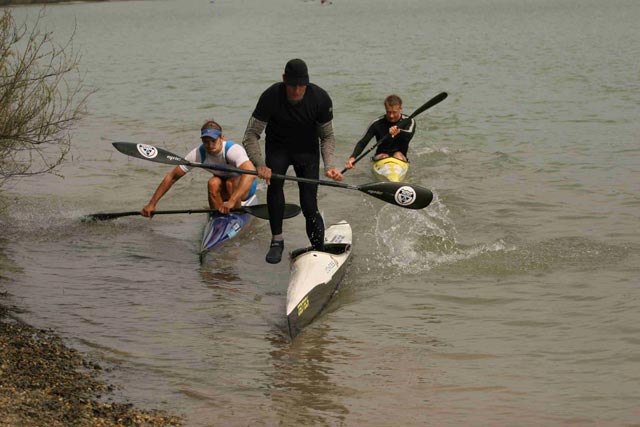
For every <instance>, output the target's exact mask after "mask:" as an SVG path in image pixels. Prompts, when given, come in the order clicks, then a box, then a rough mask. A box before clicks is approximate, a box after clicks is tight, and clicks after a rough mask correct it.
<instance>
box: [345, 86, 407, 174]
mask: <svg viewBox="0 0 640 427" xmlns="http://www.w3.org/2000/svg"><path fill="white" fill-rule="evenodd" d="M384 109H385V111H386V113H385V115H384V116H380V117H378V118H377V119H376V120H375V121H374V122H373V123H371V124H370V125H369V127H368V128H367V131H366V132H365V134H364V135H363V137H362V138H361V139H360V141H358V142H357V143H356V146H355V147H354V149H353V153H351V157H349V160H347V163H346V164H345V168H346V169H354V168H355V165H354V162H355V160H356V158H357V157H358V156H359V155H360V153H362V151H363V150H364V149H365V147H366V146H367V144H368V143H369V141H371V138H373V137H374V136H375V137H376V141H380V140H381V139H382V138H383V137H384V136H386V135H387V134H389V135H391V138H388V140H387V141H385V142H383V143H381V144H380V145H379V146H378V148H377V149H376V155H375V157H374V160H380V159H384V158H387V157H395V158H396V159H399V160H402V161H404V162H406V161H408V160H407V151H408V150H409V142H410V141H411V139H412V138H413V135H414V134H415V132H416V122H415V120H413V119H411V120H410V121H409V123H408V124H407V125H406V126H403V127H402V128H399V127H398V126H397V124H398V122H399V121H400V120H403V119H406V118H408V116H406V115H405V114H402V99H401V98H400V97H399V96H398V95H389V96H387V97H386V98H385V100H384Z"/></svg>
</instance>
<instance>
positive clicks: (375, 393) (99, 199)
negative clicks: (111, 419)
mask: <svg viewBox="0 0 640 427" xmlns="http://www.w3.org/2000/svg"><path fill="white" fill-rule="evenodd" d="M37 11H38V8H34V7H23V8H15V9H14V13H15V15H16V16H17V17H24V16H27V15H28V16H30V17H33V16H35V14H36V13H37ZM639 21H640V3H639V2H637V1H631V0H629V1H624V0H620V1H618V0H614V1H610V2H600V1H591V0H584V1H579V0H554V1H551V0H537V1H525V0H447V1H444V0H396V1H393V2H388V1H382V0H333V4H332V5H329V6H320V4H319V2H318V1H316V2H312V1H299V0H270V1H268V2H267V1H261V0H245V1H231V0H216V1H215V2H214V3H212V2H209V1H207V0H180V1H127V2H109V3H99V4H83V3H77V4H68V5H58V6H53V7H49V8H48V14H47V17H46V18H45V23H46V25H47V26H48V28H50V29H51V30H53V31H54V33H55V34H56V36H58V37H60V38H64V37H65V36H67V35H68V34H70V32H71V30H72V29H73V27H74V24H75V26H76V36H75V42H74V46H75V47H76V48H77V49H78V50H79V51H80V52H81V53H82V61H81V63H82V66H83V70H84V71H85V79H86V83H87V85H88V86H89V87H92V88H95V89H97V90H98V91H97V93H96V94H95V95H94V96H93V97H92V98H91V101H90V104H89V114H88V116H87V117H86V118H85V119H84V120H83V121H82V122H81V123H80V124H79V126H78V127H77V129H76V130H75V133H74V138H75V141H74V143H75V149H74V156H73V161H72V162H71V163H69V164H68V165H66V167H65V168H64V169H63V171H62V173H63V174H64V176H65V178H64V179H61V178H56V177H42V178H38V179H30V180H23V181H20V182H18V183H14V184H13V185H12V186H10V187H9V188H6V189H5V191H4V193H3V196H2V197H3V202H4V203H6V204H8V208H7V210H6V211H5V213H4V214H3V215H4V216H3V217H2V220H1V222H0V226H1V227H2V235H3V239H4V240H3V243H2V250H3V256H0V263H1V266H2V270H1V274H0V276H1V278H0V284H1V286H2V289H5V290H6V291H8V292H9V293H10V295H11V298H12V300H13V302H14V303H15V304H17V305H19V306H21V307H23V308H25V309H26V310H27V312H26V313H24V314H23V317H24V318H25V319H26V320H28V321H30V322H31V323H33V324H36V325H38V326H42V327H52V328H54V329H55V330H57V331H59V332H60V333H61V334H62V335H63V336H64V337H65V338H66V339H67V340H68V342H69V343H71V344H72V345H74V346H76V347H77V348H79V349H81V350H83V351H87V352H90V353H93V354H95V355H97V356H98V357H101V358H103V359H104V360H105V363H106V364H109V365H110V364H114V365H116V369H114V371H113V372H111V373H110V374H109V375H110V378H111V379H112V380H113V381H115V382H116V383H117V384H119V385H120V386H121V390H120V393H121V394H122V395H123V396H124V397H126V398H128V399H131V400H132V401H133V402H135V403H139V404H142V405H147V406H151V407H161V408H163V409H168V410H170V411H175V412H178V413H182V414H185V415H186V416H187V419H188V424H187V425H189V426H197V427H201V426H212V425H224V426H246V425H258V426H259V425H263V426H273V425H281V426H289V425H314V426H316V425H318V426H323V425H324V426H338V425H344V426H418V425H421V426H422V425H434V426H435V425H437V426H445V425H452V426H457V425H465V426H467V425H491V426H514V425H521V426H530V425H536V426H558V425H581V426H588V425H593V426H622V425H638V420H639V419H640V411H639V410H638V409H637V408H638V405H637V402H638V400H639V399H640V388H639V387H638V384H639V381H640V358H639V357H638V354H639V353H640V338H638V337H639V336H640V335H639V333H640V327H639V326H638V324H639V323H640V314H639V313H640V289H639V281H638V278H639V277H640V274H639V273H640V267H638V266H639V265H640V236H639V230H640V227H639V224H640V222H639V219H640V218H639V217H640V196H639V195H638V194H639V191H638V190H640V124H639V122H638V116H639V113H640V108H639V105H640V69H639V68H638V58H639V57H640V43H639V40H638V38H639V37H638V34H639V33H638V30H637V28H638V26H637V22H639ZM292 57H301V58H304V59H305V60H306V61H307V63H308V64H309V67H310V73H311V79H312V81H314V82H316V83H318V84H320V85H321V86H323V87H324V88H326V89H327V90H328V91H329V92H330V94H331V95H332V97H333V100H334V111H335V121H334V124H335V128H336V132H337V137H338V148H337V152H338V158H339V159H340V161H341V162H342V161H344V160H346V158H347V157H348V155H349V153H350V152H351V149H352V148H353V144H354V143H355V141H357V139H358V138H359V136H360V135H361V134H362V132H363V131H364V129H365V128H366V126H367V125H368V123H369V122H370V121H371V120H372V119H373V118H375V117H376V116H377V115H379V114H381V113H382V112H383V107H382V100H383V99H384V97H385V96H386V95H388V94H389V93H392V92H395V93H398V94H400V95H401V96H402V97H403V99H404V101H405V112H406V113H411V112H412V111H413V110H414V109H416V108H417V107H419V106H420V105H422V104H423V103H424V102H425V101H426V100H428V99H429V98H431V97H432V96H434V95H436V94H437V93H439V92H441V91H447V92H448V93H449V98H448V99H447V100H445V101H444V102H443V103H441V104H440V105H438V106H436V107H434V108H433V109H431V110H429V111H427V112H425V113H423V114H422V115H420V116H419V117H418V126H419V130H418V133H417V135H416V138H415V139H414V141H412V143H411V149H410V156H411V160H412V165H411V167H412V170H411V178H410V181H411V182H413V183H416V184H419V185H422V186H424V187H427V188H430V189H432V191H433V192H434V194H435V195H436V198H435V200H434V202H433V203H432V205H431V206H430V207H428V208H427V209H425V210H421V211H410V210H403V209H400V208H397V207H395V206H391V205H385V204H383V203H382V202H380V201H378V200H376V199H373V198H371V197H368V196H366V195H364V194H362V193H360V192H356V191H349V190H342V189H337V188H330V187H323V188H322V189H321V191H320V203H321V207H322V210H323V211H324V214H325V218H326V219H327V221H328V222H336V221H339V220H341V219H346V220H348V221H349V222H350V223H351V224H352V227H353V230H354V238H355V243H354V258H353V262H352V264H351V265H350V268H349V270H348V271H347V274H346V277H345V280H344V282H343V286H342V288H341V292H340V293H339V294H338V296H337V298H336V300H335V301H334V302H333V303H332V305H331V306H330V308H329V310H328V312H327V313H326V314H325V315H324V316H322V318H320V319H318V321H317V322H315V324H313V325H312V326H311V327H309V329H307V330H306V331H305V332H304V333H303V334H302V335H300V336H299V337H298V338H297V339H296V341H295V342H293V343H291V342H290V341H289V339H288V337H287V335H286V333H285V316H284V306H285V297H286V281H287V276H288V266H287V265H286V263H282V264H280V265H277V266H271V265H267V264H266V263H264V262H263V259H264V258H263V257H264V253H265V250H266V246H267V244H268V239H269V227H268V224H267V223H266V222H260V221H255V222H254V226H253V227H252V229H251V230H250V231H249V232H247V233H246V234H245V235H243V236H242V238H241V239H240V240H239V241H238V242H237V243H236V244H235V245H231V246H229V247H227V248H226V250H225V251H224V252H219V253H216V254H215V255H214V256H213V257H211V259H209V260H208V261H207V262H206V263H205V264H204V265H200V263H199V261H198V255H197V251H198V248H199V238H200V233H201V230H202V226H203V224H204V218H202V217H199V216H195V215H185V216H171V217H170V218H167V217H164V218H163V217H157V218H155V219H153V220H152V221H148V220H143V219H142V218H135V217H132V218H123V219H120V220H117V221H113V222H110V223H101V224H85V223H81V222H80V220H79V218H80V217H81V215H83V214H87V213H92V212H99V211H119V210H131V209H137V208H140V207H142V205H143V204H144V203H145V202H146V201H147V200H148V198H149V197H150V195H151V193H152V192H153V190H154V189H155V187H156V185H157V184H158V183H159V181H160V180H161V178H162V177H163V176H164V174H165V173H166V172H167V171H168V170H170V167H168V166H164V165H159V164H154V163H150V162H144V161H141V160H136V159H130V158H127V157H126V156H124V155H122V154H120V153H118V152H116V151H115V150H114V149H113V148H112V146H111V142H113V141H132V142H147V143H153V144H156V145H158V146H161V147H163V148H166V149H168V150H170V151H173V152H176V153H180V154H184V153H186V152H187V151H188V150H189V149H190V148H191V147H192V146H193V145H194V144H196V143H197V142H198V132H197V130H196V129H198V128H199V126H200V124H201V123H202V122H203V121H204V119H206V118H208V117H215V118H216V119H217V120H219V121H220V122H221V123H222V124H223V126H224V128H225V134H226V135H227V138H228V139H231V140H236V141H239V140H240V139H241V137H242V132H243V131H244V127H245V125H246V122H247V120H248V118H249V116H250V114H251V111H252V109H253V107H254V105H255V103H256V101H257V97H258V95H259V94H260V93H261V91H262V90H264V89H265V88H266V87H267V86H268V85H269V84H270V83H271V82H273V81H276V80H278V79H280V76H281V74H282V70H283V67H284V64H285V62H286V61H287V60H288V59H289V58H292ZM206 177H207V174H206V173H205V172H202V171H195V172H193V173H192V174H190V175H188V176H187V177H185V178H184V179H183V180H182V181H180V182H179V184H177V185H176V186H175V187H174V189H173V190H172V192H170V193H169V194H168V195H167V196H166V197H165V198H164V199H163V201H162V202H161V204H160V207H161V208H163V209H178V208H198V207H203V206H204V204H206V201H205V200H206V199H205V191H206V189H205V182H206V179H207V178H206ZM372 179H373V178H372V176H371V174H370V172H369V170H368V168H367V167H366V165H365V164H364V163H363V164H361V165H360V167H359V168H358V169H357V170H355V171H353V172H349V174H348V182H353V183H358V184H361V183H366V182H371V181H372ZM286 189H287V194H288V195H289V197H288V201H290V202H294V201H296V194H297V189H296V187H295V185H293V184H290V185H287V186H286ZM264 194H265V188H264V185H262V186H261V187H260V188H259V195H260V196H261V197H262V198H263V200H264ZM285 233H286V239H287V249H289V250H290V249H292V248H295V247H298V246H301V245H304V244H306V237H305V235H304V225H303V221H302V219H301V218H295V219H292V220H289V221H287V223H286V229H285Z"/></svg>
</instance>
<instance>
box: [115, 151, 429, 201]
mask: <svg viewBox="0 0 640 427" xmlns="http://www.w3.org/2000/svg"><path fill="white" fill-rule="evenodd" d="M113 146H114V147H116V149H117V150H118V151H120V152H121V153H124V154H126V155H128V156H132V157H137V158H139V159H143V160H150V161H152V162H158V163H164V164H168V165H184V166H191V167H198V168H204V169H213V170H218V171H223V172H234V173H241V174H247V175H256V176H257V175H258V172H256V171H253V170H244V169H239V168H234V167H231V166H218V165H207V164H203V163H196V162H190V161H188V160H187V159H184V158H182V157H180V156H178V155H176V154H173V153H170V152H169V151H167V150H163V149H162V148H158V147H154V146H153V145H147V144H136V143H134V142H114V143H113ZM271 179H284V180H291V181H298V182H306V183H309V184H319V185H327V186H330V187H339V188H346V189H348V190H358V191H361V192H363V193H365V194H368V195H369V196H373V197H375V198H377V199H380V200H383V201H385V202H387V203H391V204H393V205H396V206H400V207H403V208H407V209H422V208H426V207H427V206H429V203H431V200H433V194H432V193H431V191H430V190H427V189H426V188H423V187H420V186H418V185H413V184H407V183H402V182H374V183H370V184H363V185H353V184H344V183H341V182H335V181H325V180H321V179H311V178H302V177H299V176H291V175H280V174H276V173H273V174H271Z"/></svg>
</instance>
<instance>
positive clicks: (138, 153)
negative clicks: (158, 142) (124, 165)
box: [112, 142, 189, 165]
mask: <svg viewBox="0 0 640 427" xmlns="http://www.w3.org/2000/svg"><path fill="white" fill-rule="evenodd" d="M112 144H113V146H114V147H116V150H118V151H119V152H121V153H123V154H126V155H127V156H131V157H137V158H139V159H143V160H151V161H152V162H157V163H164V164H167V165H189V162H188V161H187V160H185V159H183V158H182V157H180V156H178V155H176V154H173V153H171V152H169V151H167V150H163V149H162V148H158V147H155V146H153V145H148V144H136V143H135V142H114V143H112Z"/></svg>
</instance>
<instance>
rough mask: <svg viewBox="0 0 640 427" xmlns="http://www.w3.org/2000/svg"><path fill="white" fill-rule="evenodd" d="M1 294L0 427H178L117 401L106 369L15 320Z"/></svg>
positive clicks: (177, 421)
mask: <svg viewBox="0 0 640 427" xmlns="http://www.w3.org/2000/svg"><path fill="white" fill-rule="evenodd" d="M6 296H7V295H6V293H3V292H2V291H0V427H69V426H74V427H125V426H137V427H138V426H139V427H179V426H182V425H183V419H182V418H180V417H178V416H174V415H171V414H168V413H166V412H164V411H156V410H145V409H138V408H135V407H134V406H133V405H132V404H130V403H119V402H113V399H112V397H110V396H111V394H112V392H113V390H114V387H113V386H112V385H109V384H106V383H105V382H103V381H102V380H101V379H100V378H99V377H100V373H101V371H102V368H101V367H100V366H99V365H98V364H97V363H95V362H94V361H91V360H89V358H88V357H86V356H84V355H82V354H81V353H80V352H78V351H76V350H74V349H71V348H68V347H67V346H65V345H64V343H63V341H62V339H61V338H60V337H59V336H57V335H56V334H55V332H53V331H51V330H43V329H37V328H33V327H32V326H30V325H27V324H26V323H24V322H22V321H20V320H18V319H16V317H15V316H12V312H13V313H16V312H18V310H17V309H16V308H15V307H10V306H7V305H6V304H5V305H3V301H2V300H3V299H4V298H5V297H6Z"/></svg>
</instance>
